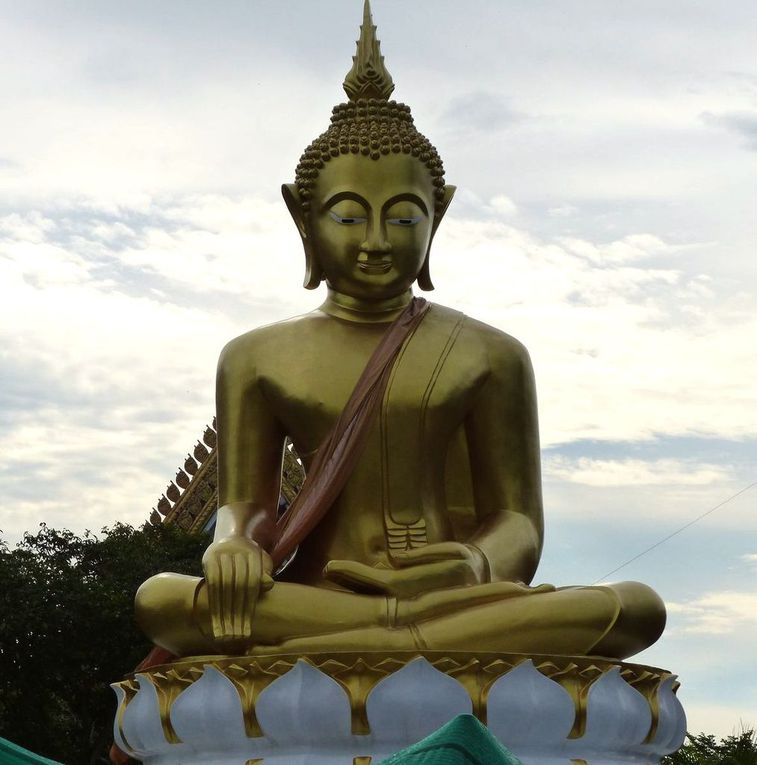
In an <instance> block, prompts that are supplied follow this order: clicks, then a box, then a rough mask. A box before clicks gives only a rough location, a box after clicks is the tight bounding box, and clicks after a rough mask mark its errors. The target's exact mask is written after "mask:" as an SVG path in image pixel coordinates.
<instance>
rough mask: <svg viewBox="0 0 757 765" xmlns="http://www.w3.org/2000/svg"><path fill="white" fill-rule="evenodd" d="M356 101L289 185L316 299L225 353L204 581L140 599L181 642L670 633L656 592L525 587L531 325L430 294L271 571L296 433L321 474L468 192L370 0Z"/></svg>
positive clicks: (508, 644) (181, 648)
mask: <svg viewBox="0 0 757 765" xmlns="http://www.w3.org/2000/svg"><path fill="white" fill-rule="evenodd" d="M344 87H345V90H346V92H347V95H348V97H349V102H348V103H345V104H341V105H339V106H337V107H335V109H334V111H333V116H332V118H331V126H330V127H329V128H328V130H327V131H326V132H325V133H323V134H322V135H321V136H319V137H318V138H317V139H316V140H315V141H314V142H313V143H312V144H311V145H310V146H309V147H308V148H307V149H306V151H305V153H304V154H303V155H302V158H301V160H300V163H299V166H298V168H297V172H296V182H295V183H294V184H287V185H285V186H284V187H283V189H282V191H283V194H284V199H285V201H286V204H287V206H288V208H289V211H290V213H291V215H292V218H293V219H294V222H295V224H296V226H297V229H298V231H299V234H300V236H301V238H302V243H303V245H304V249H305V258H306V265H307V268H306V277H305V286H306V287H307V288H309V289H314V288H316V287H317V286H318V285H319V284H320V283H321V281H324V280H325V282H326V285H327V287H328V294H327V297H326V300H325V302H324V303H323V305H321V307H320V308H318V309H317V310H315V311H313V312H311V313H308V314H305V315H304V316H298V317H295V318H293V319H289V320H287V321H282V322H279V323H276V324H272V325H270V326H266V327H262V328H260V329H256V330H253V331H251V332H248V333H247V334H245V335H242V336H241V337H238V338H236V339H235V340H232V341H231V342H230V343H229V344H228V345H227V346H226V348H225V349H224V350H223V352H222V354H221V358H220V362H219V366H218V380H217V418H218V457H219V462H218V471H219V475H218V484H219V505H220V509H219V510H218V516H217V524H216V530H215V538H214V541H213V543H212V544H211V545H210V547H208V550H207V552H206V553H205V555H204V558H203V566H204V571H205V577H204V578H203V579H197V578H193V577H187V576H182V575H178V574H170V573H167V574H160V575H158V576H156V577H153V578H152V579H150V580H148V581H147V582H145V583H144V584H143V585H142V587H141V588H140V590H139V592H138V594H137V601H136V609H137V619H138V621H139V623H140V625H141V627H142V629H143V630H144V631H145V633H146V634H147V635H148V636H149V637H150V638H151V639H152V640H153V641H154V642H155V644H157V645H158V646H161V647H163V648H165V649H167V650H169V651H171V652H173V653H174V654H176V655H177V656H190V655H200V654H203V655H207V654H213V655H218V654H240V653H242V654H260V653H288V654H296V653H298V652H300V653H311V652H318V651H334V652H336V651H379V650H421V651H422V650H424V649H425V650H450V651H454V650H480V651H498V652H521V653H531V654H534V653H536V654H553V655H554V654H566V655H568V654H569V655H599V656H605V657H611V658H614V659H622V658H625V657H627V656H630V655H632V654H634V653H636V652H638V651H640V650H642V649H643V648H646V647H647V646H649V645H650V644H651V643H653V642H654V641H655V640H656V639H657V638H658V637H659V636H660V634H661V632H662V630H663V627H664V624H665V608H664V605H663V603H662V602H661V600H660V598H659V597H658V596H657V595H656V594H655V593H654V592H653V591H652V590H651V589H649V588H648V587H646V586H645V585H643V584H639V583H636V582H622V583H619V584H611V585H606V586H596V587H564V588H558V589H556V588H555V587H553V586H551V585H540V586H537V587H530V586H529V583H530V582H531V580H532V578H533V576H534V574H535V571H536V568H537V564H538V562H539V556H540V554H541V549H542V540H543V517H542V503H541V486H540V481H541V478H540V466H539V440H538V430H537V413H536V395H535V390H534V380H533V373H532V368H531V363H530V361H529V357H528V353H527V351H526V349H525V348H524V347H523V346H522V345H521V344H520V343H519V342H518V341H517V340H515V339H514V338H512V337H510V336H509V335H507V334H505V333H504V332H501V331H500V330H497V329H495V328H493V327H490V326H487V325H485V324H482V323H481V322H478V321H475V320H474V319H471V318H468V317H467V316H464V315H463V314H461V313H458V312H457V311H454V310H452V309H449V308H445V307H443V306H439V305H431V306H430V308H428V310H426V312H425V314H424V315H423V317H422V320H421V321H419V323H417V326H415V327H414V330H413V331H412V332H411V333H410V334H409V335H408V336H407V338H406V339H405V341H404V342H403V343H402V345H401V348H400V349H399V351H398V353H397V355H396V359H394V361H393V363H392V364H391V368H390V369H389V371H388V374H387V375H386V380H385V389H382V391H383V397H382V399H381V401H380V405H379V406H378V407H377V408H378V411H377V412H376V413H375V415H374V416H373V418H372V419H370V420H367V421H366V422H367V426H366V428H367V429H366V435H365V438H364V443H362V445H361V447H360V451H359V454H358V453H355V457H354V459H353V463H354V464H352V465H351V467H350V470H349V472H348V475H346V478H344V481H343V484H342V485H341V488H340V490H339V492H338V495H337V496H336V497H335V499H334V500H333V501H332V502H330V506H329V508H328V512H327V513H326V514H325V515H324V516H323V518H321V519H319V522H318V523H317V525H316V526H315V527H314V528H313V529H312V530H311V531H310V532H309V533H308V534H307V535H306V536H304V538H302V539H300V540H298V541H299V549H298V550H297V552H296V555H295V556H294V558H293V559H292V560H291V561H290V562H289V564H288V565H287V566H286V567H285V568H283V570H281V571H278V572H276V571H275V566H274V562H273V560H272V558H271V554H270V553H271V552H272V550H273V548H274V546H275V544H276V541H277V535H278V533H279V530H280V525H281V524H280V523H279V522H277V508H278V500H279V483H280V473H281V464H282V453H283V448H284V443H285V438H286V437H289V438H291V440H292V441H293V443H294V445H295V447H296V450H297V453H298V454H299V455H300V457H301V458H302V460H303V463H304V465H305V468H306V472H308V479H307V480H310V472H309V471H310V469H311V467H312V466H313V463H314V460H315V458H316V455H317V453H318V451H319V448H321V445H322V444H323V443H324V442H325V440H326V439H327V438H328V437H329V434H330V433H331V432H332V431H333V428H334V424H335V422H337V420H338V419H339V418H340V413H341V412H342V411H343V409H344V407H345V404H346V402H348V400H350V397H351V394H352V393H353V389H354V388H355V386H356V382H357V381H358V379H359V378H360V377H361V373H362V372H363V370H364V368H366V365H367V364H368V362H369V359H371V357H372V354H373V353H374V351H375V349H376V347H377V345H379V343H380V342H381V340H382V337H384V336H385V334H386V333H387V331H388V328H389V327H392V326H393V322H395V320H396V319H397V317H399V316H401V315H402V314H403V312H404V311H406V309H407V306H408V305H409V304H410V303H411V300H413V296H412V285H413V284H414V283H415V282H417V283H418V285H419V287H420V288H421V289H423V290H430V289H433V285H432V282H431V276H430V267H429V253H430V246H431V242H432V239H433V237H434V234H435V232H436V230H437V228H438V226H439V224H440V223H441V221H442V218H443V216H444V213H445V211H446V210H447V208H448V206H449V204H450V202H451V201H452V197H453V195H454V191H455V188H454V187H453V186H449V185H445V182H444V171H443V166H442V162H441V159H440V158H439V155H438V154H437V152H436V149H435V148H434V147H433V146H432V145H431V144H430V143H429V142H428V140H427V139H426V138H425V137H423V136H422V135H421V134H420V133H419V132H418V131H417V130H416V128H415V126H414V123H413V118H412V117H411V115H410V110H409V108H408V107H407V106H405V105H403V104H398V103H396V102H394V101H390V100H389V96H390V94H391V92H392V90H393V88H394V86H393V83H392V80H391V77H390V76H389V74H388V72H387V71H386V68H385V66H384V61H383V57H382V56H381V54H380V51H379V43H378V40H377V39H376V37H375V27H374V26H373V23H372V19H371V16H370V8H369V5H368V2H367V0H366V8H365V18H364V22H363V25H362V27H361V37H360V40H359V41H358V51H357V55H356V56H355V57H354V62H353V67H352V70H351V71H350V73H349V74H348V76H347V79H346V81H345V84H344Z"/></svg>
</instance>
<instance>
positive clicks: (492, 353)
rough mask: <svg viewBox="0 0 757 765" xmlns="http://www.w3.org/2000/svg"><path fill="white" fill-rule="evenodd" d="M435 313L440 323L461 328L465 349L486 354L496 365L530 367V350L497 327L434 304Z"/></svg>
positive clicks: (460, 338)
mask: <svg viewBox="0 0 757 765" xmlns="http://www.w3.org/2000/svg"><path fill="white" fill-rule="evenodd" d="M434 313H436V314H437V317H438V320H439V321H440V322H447V323H450V322H453V321H454V322H455V323H456V325H457V326H459V333H460V334H459V340H460V341H461V343H462V344H463V346H464V347H466V348H468V349H471V350H473V349H476V350H478V351H479V352H480V353H482V354H485V355H486V356H487V357H488V359H489V360H490V362H491V363H493V364H496V365H516V366H519V365H522V364H526V365H530V363H531V362H530V358H529V355H528V350H527V349H526V346H525V345H523V343H521V342H520V340H518V339H517V338H515V337H513V336H512V335H509V334H508V333H507V332H503V331H502V330H501V329H497V327H492V326H491V325H490V324H485V323H484V322H483V321H479V320H478V319H474V318H472V317H470V316H467V315H464V314H462V313H460V312H459V311H455V310H454V309H452V308H447V307H446V306H440V305H436V304H434Z"/></svg>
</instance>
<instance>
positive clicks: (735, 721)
mask: <svg viewBox="0 0 757 765" xmlns="http://www.w3.org/2000/svg"><path fill="white" fill-rule="evenodd" d="M678 695H679V697H684V707H685V711H686V729H687V730H688V731H689V732H690V733H693V734H694V735H696V734H697V733H707V734H713V735H715V736H716V737H718V738H725V737H726V736H732V735H738V734H739V733H741V731H742V730H748V729H750V728H752V729H754V728H756V727H757V713H755V711H754V709H753V708H752V709H749V708H747V707H746V706H745V705H738V704H702V703H699V702H693V703H686V701H685V696H686V692H685V689H684V687H682V688H681V692H679V694H678Z"/></svg>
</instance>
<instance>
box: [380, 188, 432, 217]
mask: <svg viewBox="0 0 757 765" xmlns="http://www.w3.org/2000/svg"><path fill="white" fill-rule="evenodd" d="M396 202H412V203H413V204H416V205H418V207H420V208H421V210H423V213H424V215H428V207H426V203H425V202H424V201H423V200H422V199H421V198H420V197H419V196H418V195H417V194H413V193H412V192H409V191H406V192H403V193H402V194H395V195H394V196H393V197H390V198H389V199H387V200H386V202H384V208H383V209H384V210H388V209H389V208H390V207H391V206H392V205H393V204H395V203H396Z"/></svg>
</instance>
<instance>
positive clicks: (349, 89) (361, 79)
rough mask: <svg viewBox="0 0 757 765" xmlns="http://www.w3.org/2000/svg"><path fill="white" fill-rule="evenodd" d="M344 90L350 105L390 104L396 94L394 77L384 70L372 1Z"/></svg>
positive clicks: (365, 10) (366, 3) (367, 1)
mask: <svg viewBox="0 0 757 765" xmlns="http://www.w3.org/2000/svg"><path fill="white" fill-rule="evenodd" d="M343 87H344V91H345V93H347V97H348V98H349V99H350V101H357V100H358V99H362V98H365V99H368V98H374V99H377V100H379V101H388V100H389V96H390V95H391V94H392V91H393V90H394V82H392V75H391V74H389V72H388V71H387V69H386V67H385V66H384V57H383V56H382V55H381V43H380V42H379V39H378V38H377V37H376V25H375V24H374V23H373V16H372V15H371V3H370V0H365V5H364V7H363V23H362V24H361V26H360V39H359V40H358V41H357V53H356V55H354V56H353V57H352V69H350V71H349V72H348V73H347V76H346V77H345V79H344V86H343Z"/></svg>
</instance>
